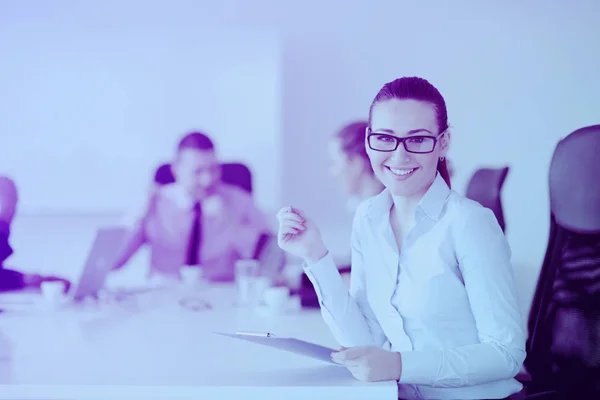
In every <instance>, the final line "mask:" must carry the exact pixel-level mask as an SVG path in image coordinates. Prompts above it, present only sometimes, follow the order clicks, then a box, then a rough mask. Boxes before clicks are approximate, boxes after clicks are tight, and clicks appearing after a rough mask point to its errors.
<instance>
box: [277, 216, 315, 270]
mask: <svg viewBox="0 0 600 400" xmlns="http://www.w3.org/2000/svg"><path fill="white" fill-rule="evenodd" d="M277 220H278V221H279V232H277V244H278V245H279V247H280V248H281V249H282V250H284V251H287V252H288V253H290V254H293V255H295V256H297V257H300V258H302V259H304V261H306V262H309V263H313V262H316V261H319V260H320V259H321V258H323V257H324V256H325V255H326V254H327V248H326V247H325V244H324V243H323V239H322V237H321V233H320V232H319V229H318V228H317V226H316V225H315V224H314V223H313V222H312V221H311V220H309V219H308V218H306V216H305V215H304V213H303V212H302V211H300V210H298V209H295V208H292V206H288V207H283V208H282V209H281V210H279V212H278V213H277Z"/></svg>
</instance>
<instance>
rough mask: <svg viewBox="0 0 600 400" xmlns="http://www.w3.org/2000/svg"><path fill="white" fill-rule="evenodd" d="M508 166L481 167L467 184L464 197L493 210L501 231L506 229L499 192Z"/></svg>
mask: <svg viewBox="0 0 600 400" xmlns="http://www.w3.org/2000/svg"><path fill="white" fill-rule="evenodd" d="M508 170H509V168H508V167H503V168H499V169H491V168H482V169H479V170H477V171H475V173H474V174H473V176H472V177H471V180H470V181H469V185H468V186H467V194H466V197H467V198H468V199H471V200H475V201H476V202H478V203H479V204H481V205H482V206H484V207H486V208H489V209H490V210H492V211H493V212H494V215H495V216H496V219H497V220H498V224H500V228H502V232H504V231H505V230H506V222H505V221H504V212H503V211H502V200H501V196H500V193H501V191H502V186H503V185H504V181H505V180H506V175H507V174H508Z"/></svg>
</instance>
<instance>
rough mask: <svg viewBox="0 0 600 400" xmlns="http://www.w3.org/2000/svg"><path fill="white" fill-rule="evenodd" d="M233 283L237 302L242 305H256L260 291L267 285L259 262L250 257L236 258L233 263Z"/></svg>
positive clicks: (260, 294) (259, 297)
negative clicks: (235, 288)
mask: <svg viewBox="0 0 600 400" xmlns="http://www.w3.org/2000/svg"><path fill="white" fill-rule="evenodd" d="M235 283H236V287H237V304H238V305H240V306H242V307H253V306H256V305H258V303H259V302H260V299H261V296H262V293H263V292H264V290H265V289H266V288H267V287H268V286H269V282H267V278H266V277H263V276H262V275H261V270H260V263H259V262H258V261H257V260H250V259H244V260H238V261H237V262H236V263H235Z"/></svg>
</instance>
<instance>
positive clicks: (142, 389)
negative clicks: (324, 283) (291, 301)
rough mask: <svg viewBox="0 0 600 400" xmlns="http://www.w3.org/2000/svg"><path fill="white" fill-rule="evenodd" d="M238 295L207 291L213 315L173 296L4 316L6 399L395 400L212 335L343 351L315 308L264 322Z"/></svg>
mask: <svg viewBox="0 0 600 400" xmlns="http://www.w3.org/2000/svg"><path fill="white" fill-rule="evenodd" d="M234 295H235V290H234V288H233V287H231V286H226V285H225V286H216V287H213V288H211V289H208V290H207V292H206V298H207V299H208V300H209V301H210V302H211V303H212V305H213V310H211V311H198V312H194V311H189V310H186V309H184V308H182V307H181V306H179V304H178V299H179V298H180V296H181V294H180V293H176V292H175V291H173V290H167V291H162V292H158V293H152V294H145V295H140V296H138V297H137V299H136V300H135V301H132V302H128V303H123V304H113V305H108V304H106V305H102V306H98V307H92V308H89V307H87V308H84V307H68V308H66V309H61V310H56V311H34V310H29V311H26V310H21V311H12V312H11V311H7V312H5V313H2V314H0V333H3V334H4V336H5V337H8V341H9V342H11V343H12V346H10V347H11V349H12V350H11V353H12V354H11V357H10V358H9V359H7V360H4V361H1V360H0V399H8V398H11V399H14V398H19V399H34V398H35V399H39V398H44V399H59V398H60V399H65V398H69V399H108V398H110V399H120V398H123V399H125V398H126V399H131V398H144V399H159V398H160V399H184V398H185V399H187V398H195V399H198V398H202V399H212V398H228V399H229V398H241V396H244V398H258V397H260V398H261V399H269V398H277V399H280V398H286V399H303V400H305V399H306V398H308V397H311V396H313V397H317V398H319V399H328V398H331V399H341V398H343V399H372V398H377V399H382V400H385V399H390V400H391V399H396V398H397V387H396V383H395V382H382V383H363V382H359V381H356V380H355V379H354V378H353V377H352V376H351V375H350V374H349V372H347V371H346V370H345V369H344V368H342V367H338V366H335V365H328V364H326V363H323V362H321V361H318V360H313V359H310V358H305V357H302V356H298V355H295V354H291V353H287V352H283V351H280V350H276V349H272V348H269V347H264V346H260V345H257V344H253V343H247V342H244V341H239V340H235V339H231V338H227V337H222V336H219V335H215V334H213V333H212V332H215V331H221V332H236V331H240V330H244V331H259V332H272V333H275V334H277V335H279V336H284V337H286V336H287V337H296V338H298V339H302V340H306V341H309V342H314V343H318V344H322V345H325V346H328V347H332V348H336V347H337V344H336V343H335V341H334V340H333V337H332V336H331V334H330V332H329V330H328V328H327V327H326V325H325V324H324V323H323V321H322V319H321V316H320V313H319V312H318V311H317V310H313V311H306V310H303V311H300V312H296V313H292V314H288V315H264V314H262V315H261V314H258V313H256V312H254V311H253V310H249V309H243V308H235V307H233V306H232V303H233V299H234ZM1 299H2V297H1V296H0V300H1ZM1 343H2V342H0V345H1ZM4 343H6V339H5V341H4ZM0 358H2V357H1V356H0ZM232 396H233V397H232Z"/></svg>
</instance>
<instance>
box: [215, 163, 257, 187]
mask: <svg viewBox="0 0 600 400" xmlns="http://www.w3.org/2000/svg"><path fill="white" fill-rule="evenodd" d="M221 174H222V176H221V179H222V180H223V182H225V183H229V184H230V185H235V186H238V187H240V188H242V189H244V190H245V191H247V192H248V193H252V172H251V171H250V168H248V166H247V165H245V164H242V163H225V164H221Z"/></svg>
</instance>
